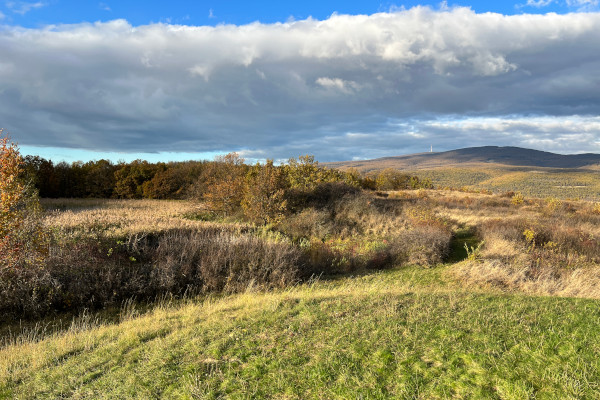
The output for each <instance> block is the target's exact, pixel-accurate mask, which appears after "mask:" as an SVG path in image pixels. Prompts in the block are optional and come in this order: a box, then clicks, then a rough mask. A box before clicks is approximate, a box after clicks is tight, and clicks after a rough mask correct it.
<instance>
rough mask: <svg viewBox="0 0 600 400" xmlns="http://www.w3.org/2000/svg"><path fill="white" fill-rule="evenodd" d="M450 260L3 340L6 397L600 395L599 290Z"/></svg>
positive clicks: (1, 384)
mask: <svg viewBox="0 0 600 400" xmlns="http://www.w3.org/2000/svg"><path fill="white" fill-rule="evenodd" d="M450 269H452V266H445V267H438V268H433V269H423V268H420V267H409V268H404V269H399V270H392V271H386V272H380V273H374V274H370V275H366V276H357V277H347V278H340V279H336V280H333V281H321V282H314V283H312V284H305V285H301V286H298V287H294V288H291V289H289V290H284V291H276V292H270V293H245V294H240V295H234V296H227V297H223V298H208V299H204V300H188V301H180V302H178V303H171V304H169V303H165V304H162V305H159V306H156V307H155V308H154V309H152V310H151V311H149V312H147V313H145V314H143V315H139V316H136V314H135V310H134V309H133V308H129V309H128V312H126V313H124V314H125V315H124V316H123V318H122V319H123V320H122V321H121V322H119V323H115V324H110V323H105V324H103V323H100V322H96V323H92V324H90V323H85V321H84V323H80V324H74V325H73V327H72V328H71V329H69V330H67V331H64V332H59V333H55V334H52V335H50V336H49V337H46V338H45V339H43V340H41V341H39V342H35V341H33V342H32V341H29V340H25V341H24V342H23V343H22V342H19V341H16V343H12V344H10V345H7V346H5V347H4V348H3V349H1V350H0V359H1V360H2V362H1V366H0V396H1V397H2V398H52V399H53V398H67V397H68V398H188V399H192V398H281V399H306V398H321V399H329V398H340V399H342V398H422V399H431V398H486V399H487V398H498V399H524V398H553V399H559V398H560V399H577V398H579V399H582V398H598V397H600V388H599V387H598V382H599V381H600V370H599V368H600V360H599V359H598V357H597V354H598V351H600V324H599V323H598V322H599V319H600V312H599V311H598V310H599V309H600V308H599V307H598V306H599V305H600V304H599V301H598V300H585V299H573V298H553V297H530V296H523V295H519V294H502V293H499V292H497V291H482V290H465V289H464V288H461V287H460V285H458V283H457V282H455V281H453V280H452V279H451V278H449V274H448V272H449V270H450Z"/></svg>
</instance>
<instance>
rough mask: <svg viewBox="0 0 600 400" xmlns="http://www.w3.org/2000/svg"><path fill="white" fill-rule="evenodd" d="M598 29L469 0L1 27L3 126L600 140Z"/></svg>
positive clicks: (105, 142) (145, 134) (24, 133)
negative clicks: (599, 119)
mask: <svg viewBox="0 0 600 400" xmlns="http://www.w3.org/2000/svg"><path fill="white" fill-rule="evenodd" d="M597 37H600V14H597V13H571V14H566V15H557V14H547V15H528V14H524V15H515V16H504V15H500V14H493V13H486V14H476V13H475V12H473V11H472V10H471V9H468V8H460V7H459V8H451V9H446V10H438V11H435V10H432V9H430V8H427V7H416V8H412V9H408V10H398V11H395V12H384V13H378V14H374V15H370V16H366V15H358V16H349V15H333V16H331V17H330V18H328V19H327V20H323V21H319V20H314V19H307V20H301V21H290V22H287V23H277V24H268V25H267V24H260V23H253V24H249V25H244V26H235V25H218V26H216V27H210V26H200V27H190V26H178V25H168V24H153V25H146V26H138V27H133V26H131V25H130V24H129V23H127V22H126V21H124V20H115V21H111V22H106V23H94V24H78V25H57V26H49V27H46V28H42V29H25V28H20V27H3V28H2V29H1V30H0V48H2V49H3V57H2V60H0V125H1V126H4V127H5V128H8V129H9V130H10V131H11V134H12V135H13V136H14V137H15V138H16V139H17V140H18V141H19V142H20V143H21V144H22V145H38V146H55V147H71V148H81V149H96V150H103V151H131V152H152V151H164V152H173V151H175V152H176V151H185V152H213V151H230V150H240V151H243V152H244V154H248V155H252V154H253V155H255V156H257V157H256V158H261V157H258V155H261V154H263V155H264V156H267V157H273V158H287V157H289V156H293V155H298V154H305V153H312V154H315V155H316V156H317V157H318V158H319V159H321V160H334V159H350V158H355V157H359V158H362V157H371V156H379V155H392V154H400V153H406V152H410V151H423V149H424V148H425V149H427V148H429V146H430V144H431V142H434V143H433V144H434V147H436V148H437V149H444V148H457V147H465V146H470V145H475V144H477V145H484V144H496V145H502V144H505V145H509V144H530V145H531V147H540V146H544V147H545V148H546V149H550V148H552V149H554V150H561V149H563V151H584V150H587V149H590V148H595V147H594V146H596V144H595V143H597V141H598V140H600V130H599V129H596V125H594V124H595V123H596V122H595V120H593V119H590V118H591V117H589V116H594V115H600V91H599V90H598V87H599V86H600V43H599V42H600V41H598V40H596V38H597ZM532 115H534V116H536V117H535V118H538V119H537V120H536V119H535V118H534V117H528V116H532ZM539 118H549V120H548V121H554V122H553V123H557V122H559V121H563V120H564V121H576V122H577V123H576V124H575V125H573V126H577V129H580V132H584V133H582V136H580V137H581V138H583V139H581V140H572V138H574V137H576V135H577V134H576V133H575V131H566V130H560V129H558V130H548V129H549V128H544V129H546V130H544V129H542V128H539V129H538V128H536V127H539V126H546V127H548V126H550V125H548V124H549V123H547V122H544V124H546V125H544V124H542V122H540V121H542V120H539ZM440 121H446V122H444V123H441V122H440ZM449 121H450V122H449ZM451 121H471V122H472V123H475V122H477V123H478V124H479V125H477V124H476V125H467V124H466V122H465V124H458V123H454V122H453V123H451ZM485 121H487V122H486V123H485V124H483V122H485ZM490 121H504V122H503V123H506V121H522V122H520V125H519V124H516V123H511V124H509V125H510V129H509V128H506V129H504V130H499V128H498V127H502V126H504V125H502V124H501V123H500V122H497V123H495V124H492V123H491V122H490ZM526 121H537V124H538V125H532V124H529V125H523V124H524V123H525V122H526ZM573 123H575V122H573ZM444 124H445V125H444ZM517 127H522V128H519V129H520V130H519V129H517ZM484 128H485V129H484ZM561 129H563V128H561ZM565 129H566V128H565ZM503 132H505V133H503ZM552 135H557V136H556V137H557V138H559V139H556V140H554V141H552ZM565 135H566V136H565ZM565 137H566V138H571V139H568V140H563V139H560V138H565ZM536 138H539V139H540V140H542V139H543V140H544V141H543V142H540V144H539V145H537V146H536V145H535V143H536V142H535V140H536ZM582 140H583V141H582ZM549 141H550V142H549ZM599 150H600V149H599Z"/></svg>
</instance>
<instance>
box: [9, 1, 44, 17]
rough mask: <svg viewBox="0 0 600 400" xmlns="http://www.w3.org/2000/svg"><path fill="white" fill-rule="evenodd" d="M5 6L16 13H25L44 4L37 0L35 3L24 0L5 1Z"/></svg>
mask: <svg viewBox="0 0 600 400" xmlns="http://www.w3.org/2000/svg"><path fill="white" fill-rule="evenodd" d="M5 4H6V7H8V8H9V9H10V10H11V11H12V12H14V13H16V14H21V15H25V14H27V13H28V12H29V11H31V10H35V9H37V8H42V7H44V6H46V4H45V3H43V2H41V1H38V2H36V3H28V2H25V1H7V2H6V3H5Z"/></svg>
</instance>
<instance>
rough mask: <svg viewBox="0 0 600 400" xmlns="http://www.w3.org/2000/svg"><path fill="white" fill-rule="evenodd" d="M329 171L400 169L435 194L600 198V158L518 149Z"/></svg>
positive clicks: (415, 157)
mask: <svg viewBox="0 0 600 400" xmlns="http://www.w3.org/2000/svg"><path fill="white" fill-rule="evenodd" d="M324 165H326V166H327V167H329V168H338V169H341V170H347V169H349V168H356V169H357V170H358V171H360V172H362V173H365V174H373V173H377V172H378V171H381V170H384V169H386V168H393V169H398V170H401V171H403V172H406V173H407V174H411V175H416V176H418V177H419V178H424V179H427V178H428V179H430V180H431V181H432V183H433V184H434V185H435V186H436V187H439V188H445V187H451V188H467V189H470V190H491V191H493V192H497V193H501V192H507V191H520V192H522V193H523V194H524V195H526V196H532V197H558V198H563V199H566V198H581V199H587V200H598V199H599V198H600V175H599V174H598V172H597V171H598V168H599V166H600V154H573V155H562V154H554V153H549V152H545V151H538V150H531V149H524V148H519V147H497V146H485V147H472V148H465V149H459V150H452V151H446V152H439V153H435V152H434V153H419V154H410V155H405V156H397V157H385V158H378V159H374V160H361V161H340V162H332V163H326V164H324Z"/></svg>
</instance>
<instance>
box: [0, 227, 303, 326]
mask: <svg viewBox="0 0 600 400" xmlns="http://www.w3.org/2000/svg"><path fill="white" fill-rule="evenodd" d="M302 261H303V259H302V251H301V250H300V249H298V248H296V247H294V246H292V245H291V244H288V243H279V242H272V241H267V240H265V239H261V238H258V237H254V236H250V235H247V234H237V235H236V234H232V233H228V232H224V231H222V230H219V229H217V228H208V229H206V230H200V231H196V230H173V231H167V232H162V233H160V234H155V235H147V236H144V235H142V236H132V237H130V238H129V240H127V241H122V242H115V241H114V240H109V239H105V238H102V237H95V238H91V237H87V238H78V239H77V240H72V241H69V242H55V243H53V244H52V246H51V251H50V255H49V257H48V259H47V260H46V263H45V264H40V265H38V266H37V267H36V268H21V269H15V270H8V269H3V270H0V312H2V313H3V314H4V315H7V316H8V315H12V316H13V317H18V318H21V317H27V316H39V315H43V314H46V313H48V312H51V311H60V310H78V309H82V308H100V307H105V306H108V305H115V304H119V303H120V302H122V301H124V300H127V299H130V298H137V299H152V298H155V297H156V296H159V295H161V294H166V293H170V294H174V295H182V294H183V293H185V292H186V291H188V292H189V291H195V292H204V291H216V290H219V291H220V290H223V291H226V292H236V291H241V290H245V289H246V288H247V287H248V286H249V285H252V286H253V287H258V288H263V289H270V288H277V287H283V286H286V285H290V284H293V283H295V282H297V281H298V279H299V277H300V275H301V274H302V273H303V268H304V266H303V264H302Z"/></svg>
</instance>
